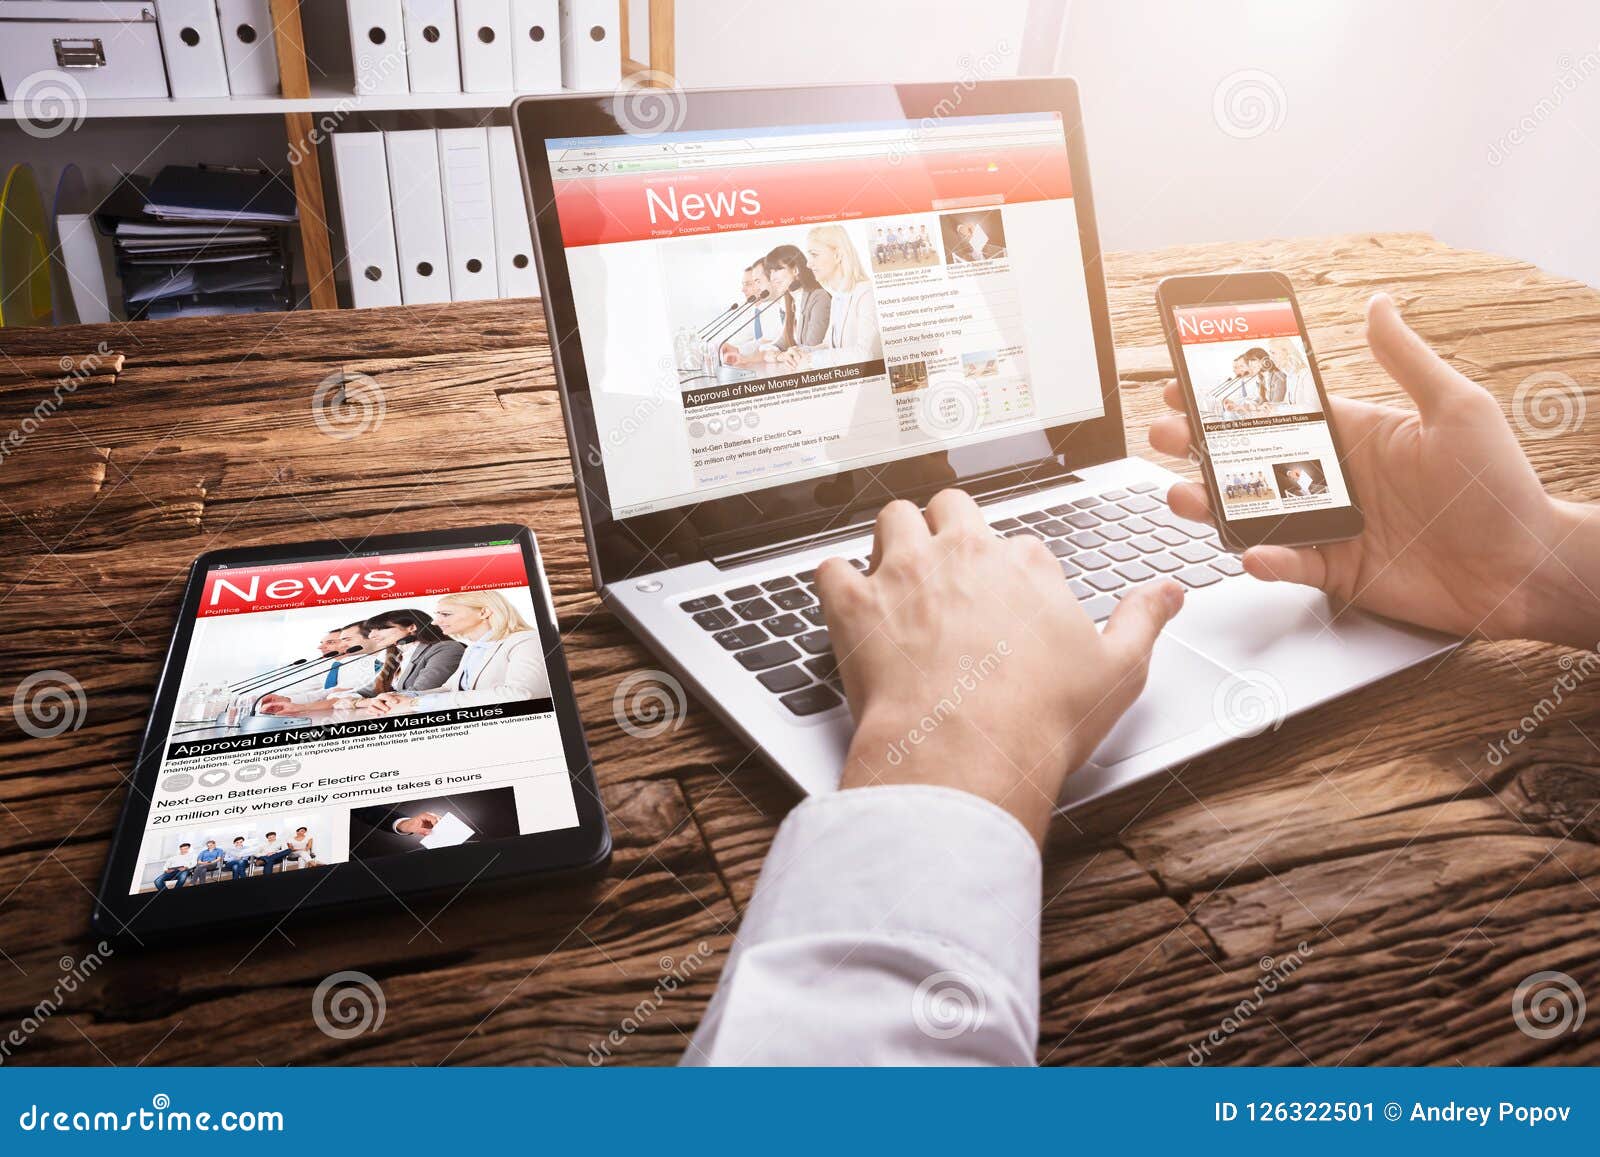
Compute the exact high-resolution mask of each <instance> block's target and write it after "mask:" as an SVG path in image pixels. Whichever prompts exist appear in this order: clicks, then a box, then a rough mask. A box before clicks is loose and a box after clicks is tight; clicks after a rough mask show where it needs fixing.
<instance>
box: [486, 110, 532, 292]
mask: <svg viewBox="0 0 1600 1157" xmlns="http://www.w3.org/2000/svg"><path fill="white" fill-rule="evenodd" d="M489 176H490V185H491V191H492V195H493V199H494V261H495V271H496V273H497V274H498V278H499V290H500V296H501V297H538V296H539V271H538V269H536V268H535V267H534V264H533V233H532V231H531V230H530V229H529V228H528V210H527V201H526V200H525V199H524V198H523V195H522V169H521V168H520V167H519V166H518V165H517V142H516V138H515V137H513V136H512V135H511V127H510V126H509V125H503V126H499V127H494V128H490V129H489Z"/></svg>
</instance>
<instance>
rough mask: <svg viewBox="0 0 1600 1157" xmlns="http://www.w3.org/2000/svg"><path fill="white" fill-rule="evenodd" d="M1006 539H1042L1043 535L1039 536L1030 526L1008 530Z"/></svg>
mask: <svg viewBox="0 0 1600 1157" xmlns="http://www.w3.org/2000/svg"><path fill="white" fill-rule="evenodd" d="M1006 537H1007V538H1043V537H1044V535H1042V534H1040V533H1039V532H1038V531H1037V530H1035V529H1033V527H1031V526H1024V527H1023V528H1022V529H1020V530H1008V531H1006Z"/></svg>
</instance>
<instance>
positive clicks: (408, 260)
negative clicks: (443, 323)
mask: <svg viewBox="0 0 1600 1157" xmlns="http://www.w3.org/2000/svg"><path fill="white" fill-rule="evenodd" d="M508 131H509V130H508ZM383 143H384V147H385V149H386V150H387V151H388V154H389V196H390V200H392V201H393V202H394V241H395V251H396V253H397V255H398V257H399V261H400V299H401V300H402V301H403V302H404V303H405V304H407V305H419V304H422V303H424V302H431V301H449V300H450V249H449V244H448V242H446V240H445V235H444V188H443V186H442V185H441V184H440V180H439V134H438V133H437V132H435V131H434V130H433V129H405V130H402V131H398V132H387V133H384V134H383Z"/></svg>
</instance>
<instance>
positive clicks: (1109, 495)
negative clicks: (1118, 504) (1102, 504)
mask: <svg viewBox="0 0 1600 1157" xmlns="http://www.w3.org/2000/svg"><path fill="white" fill-rule="evenodd" d="M1100 497H1101V498H1104V499H1105V500H1106V501H1107V502H1115V501H1117V499H1119V498H1126V497H1128V492H1127V491H1126V490H1104V491H1101V493H1100Z"/></svg>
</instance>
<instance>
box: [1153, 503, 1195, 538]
mask: <svg viewBox="0 0 1600 1157" xmlns="http://www.w3.org/2000/svg"><path fill="white" fill-rule="evenodd" d="M1145 518H1146V519H1147V520H1148V521H1150V522H1153V523H1155V524H1156V525H1157V526H1165V527H1168V528H1170V529H1172V530H1176V531H1178V532H1179V533H1180V534H1187V535H1188V536H1189V537H1190V538H1205V537H1206V536H1207V535H1209V534H1210V533H1211V528H1210V527H1209V526H1206V525H1204V524H1203V523H1199V522H1190V521H1189V520H1188V519H1187V518H1179V517H1178V516H1177V515H1176V514H1174V513H1172V511H1170V510H1168V509H1167V508H1166V507H1165V506H1163V507H1162V508H1161V509H1159V510H1151V511H1147V512H1146V513H1145Z"/></svg>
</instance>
